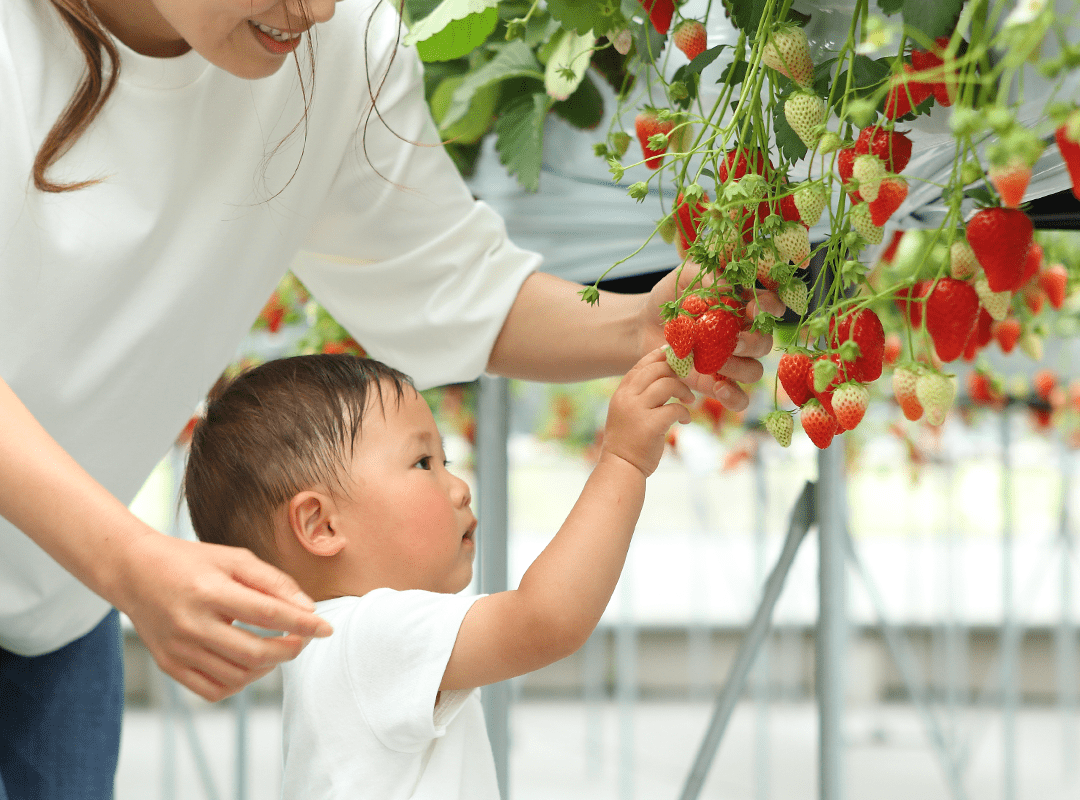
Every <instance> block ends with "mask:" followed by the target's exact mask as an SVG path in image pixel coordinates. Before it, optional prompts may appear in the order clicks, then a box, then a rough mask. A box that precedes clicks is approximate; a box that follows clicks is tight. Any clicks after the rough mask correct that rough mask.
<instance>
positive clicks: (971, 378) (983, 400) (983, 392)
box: [967, 369, 1005, 407]
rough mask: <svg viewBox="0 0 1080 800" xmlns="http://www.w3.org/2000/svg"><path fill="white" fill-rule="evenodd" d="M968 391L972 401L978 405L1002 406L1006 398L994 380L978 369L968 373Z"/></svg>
mask: <svg viewBox="0 0 1080 800" xmlns="http://www.w3.org/2000/svg"><path fill="white" fill-rule="evenodd" d="M967 392H968V397H970V398H971V402H973V403H975V404H976V405H981V406H994V407H1000V406H1001V404H1002V403H1003V401H1004V400H1005V398H1004V396H1003V395H1002V394H1001V392H1000V391H999V390H998V388H997V386H996V385H995V382H994V380H993V379H992V378H991V377H990V376H989V375H988V374H987V373H985V372H983V371H982V370H978V369H975V370H972V371H971V372H969V373H968V378H967Z"/></svg>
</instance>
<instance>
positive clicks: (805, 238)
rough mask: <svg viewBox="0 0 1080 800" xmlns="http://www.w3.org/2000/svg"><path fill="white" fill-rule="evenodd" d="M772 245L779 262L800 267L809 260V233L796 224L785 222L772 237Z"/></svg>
mask: <svg viewBox="0 0 1080 800" xmlns="http://www.w3.org/2000/svg"><path fill="white" fill-rule="evenodd" d="M773 244H774V245H776V252H777V253H779V255H780V260H781V261H785V262H787V261H790V262H791V263H792V264H794V265H795V266H796V267H801V266H803V264H804V263H805V262H806V261H807V259H809V258H810V233H809V231H807V230H806V228H805V227H803V225H801V224H800V223H798V222H785V223H784V225H783V227H782V228H780V232H779V233H777V234H776V235H774V236H773Z"/></svg>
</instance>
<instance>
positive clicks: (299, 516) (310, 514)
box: [288, 491, 345, 556]
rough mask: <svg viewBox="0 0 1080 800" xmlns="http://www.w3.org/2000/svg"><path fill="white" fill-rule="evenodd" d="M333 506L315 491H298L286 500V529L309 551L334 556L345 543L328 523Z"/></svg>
mask: <svg viewBox="0 0 1080 800" xmlns="http://www.w3.org/2000/svg"><path fill="white" fill-rule="evenodd" d="M333 508H334V501H333V499H332V498H330V497H329V496H327V495H326V494H323V493H322V492H316V491H303V492H300V493H299V494H297V495H295V496H294V497H293V498H292V500H290V501H289V509H288V514H289V529H290V530H291V531H292V534H293V536H295V537H296V540H297V541H298V542H299V543H300V546H301V547H303V548H304V549H305V550H307V551H308V552H309V553H311V554H312V555H316V556H335V555H337V554H338V553H340V552H341V549H342V548H343V547H344V546H345V539H344V537H342V536H341V535H340V534H339V533H338V532H337V531H335V530H334V527H333V525H332V524H331V515H332V511H333Z"/></svg>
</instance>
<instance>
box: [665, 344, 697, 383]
mask: <svg viewBox="0 0 1080 800" xmlns="http://www.w3.org/2000/svg"><path fill="white" fill-rule="evenodd" d="M664 356H665V357H666V358H667V363H668V366H669V367H671V370H672V372H674V373H675V374H676V375H678V376H679V377H680V378H685V377H686V376H687V375H689V374H690V368H691V367H692V366H694V354H693V353H692V352H691V353H690V354H689V355H687V356H686V358H679V357H678V356H677V355H675V351H674V350H672V349H671V347H669V346H665V347H664Z"/></svg>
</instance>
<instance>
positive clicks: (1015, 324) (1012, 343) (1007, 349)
mask: <svg viewBox="0 0 1080 800" xmlns="http://www.w3.org/2000/svg"><path fill="white" fill-rule="evenodd" d="M993 331H994V338H995V339H997V343H998V346H999V347H1000V348H1001V352H1003V353H1011V352H1012V351H1013V348H1014V347H1016V343H1017V341H1019V339H1020V321H1019V320H1018V319H1016V318H1015V317H1007V318H1006V319H1003V320H1001V322H995V323H994V326H993Z"/></svg>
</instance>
